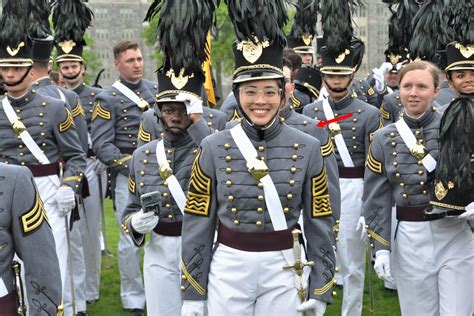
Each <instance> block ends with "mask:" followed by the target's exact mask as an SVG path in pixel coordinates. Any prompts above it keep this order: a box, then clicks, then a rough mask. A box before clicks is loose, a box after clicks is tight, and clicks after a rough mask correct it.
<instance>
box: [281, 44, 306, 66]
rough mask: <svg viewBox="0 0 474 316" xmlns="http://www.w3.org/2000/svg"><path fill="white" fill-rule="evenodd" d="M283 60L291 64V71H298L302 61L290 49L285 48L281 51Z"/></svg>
mask: <svg viewBox="0 0 474 316" xmlns="http://www.w3.org/2000/svg"><path fill="white" fill-rule="evenodd" d="M283 58H284V59H285V58H286V59H288V60H289V61H290V62H291V65H292V67H291V68H292V70H297V69H300V68H301V65H302V64H303V59H301V56H300V55H299V54H297V53H295V51H294V50H293V49H292V48H285V49H284V50H283Z"/></svg>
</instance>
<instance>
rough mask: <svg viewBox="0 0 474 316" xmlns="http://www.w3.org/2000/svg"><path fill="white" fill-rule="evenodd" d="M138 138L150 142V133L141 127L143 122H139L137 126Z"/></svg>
mask: <svg viewBox="0 0 474 316" xmlns="http://www.w3.org/2000/svg"><path fill="white" fill-rule="evenodd" d="M138 139H139V140H142V141H144V142H145V143H149V142H151V133H148V132H147V131H145V129H144V128H143V122H141V123H140V127H139V128H138Z"/></svg>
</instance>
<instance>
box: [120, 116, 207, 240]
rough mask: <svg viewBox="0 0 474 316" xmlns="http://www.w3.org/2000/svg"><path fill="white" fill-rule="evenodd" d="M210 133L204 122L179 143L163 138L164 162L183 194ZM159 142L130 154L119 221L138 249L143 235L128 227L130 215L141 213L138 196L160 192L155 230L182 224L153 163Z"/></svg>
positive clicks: (156, 140)
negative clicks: (125, 204)
mask: <svg viewBox="0 0 474 316" xmlns="http://www.w3.org/2000/svg"><path fill="white" fill-rule="evenodd" d="M211 133H212V131H211V129H210V128H209V126H208V125H207V122H206V121H205V120H204V119H201V120H199V121H197V122H195V123H193V124H191V125H190V126H189V127H188V130H187V133H186V135H185V136H183V137H182V138H181V139H179V140H178V141H175V142H172V141H170V140H168V139H167V138H166V137H164V138H162V139H163V141H164V146H165V153H166V158H167V160H168V162H169V164H170V167H171V169H172V170H173V174H174V175H175V177H176V178H177V179H178V182H179V184H180V186H181V188H182V189H183V192H184V193H185V194H186V192H187V191H188V186H189V179H190V177H191V167H192V165H193V162H194V159H195V158H196V154H197V152H198V148H199V145H200V144H201V141H202V140H203V139H204V138H205V137H206V136H208V135H210V134H211ZM158 141H159V139H155V140H153V141H151V142H150V143H148V144H145V145H144V146H140V147H139V148H137V150H135V152H134V153H133V157H132V160H131V162H130V167H129V168H130V174H129V185H128V189H129V198H128V204H127V207H126V208H125V211H124V213H123V218H122V222H123V225H122V229H124V230H125V232H126V233H127V234H129V235H130V237H131V238H132V240H133V242H134V243H135V245H137V246H142V245H143V241H144V235H142V234H139V233H137V232H136V231H135V230H134V229H133V227H132V226H131V224H130V219H131V216H132V215H133V214H135V213H136V212H138V211H140V209H141V204H140V196H141V195H142V194H144V193H149V192H153V191H159V192H160V193H161V209H162V212H161V213H160V215H159V217H160V219H159V222H158V225H157V227H155V229H156V230H157V233H158V234H159V233H160V229H161V228H163V229H166V226H167V225H168V226H169V224H179V225H180V224H181V222H182V220H183V215H182V213H181V211H180V209H179V208H178V205H177V204H176V202H175V200H174V199H173V196H172V194H171V192H170V190H169V188H168V184H167V183H166V180H165V179H163V178H162V177H161V175H160V172H159V170H160V167H159V165H158V162H157V159H156V145H157V143H158Z"/></svg>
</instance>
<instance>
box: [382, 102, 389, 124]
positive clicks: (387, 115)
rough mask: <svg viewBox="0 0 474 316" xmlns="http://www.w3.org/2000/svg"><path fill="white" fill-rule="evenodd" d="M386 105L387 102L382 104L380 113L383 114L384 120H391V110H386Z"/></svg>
mask: <svg viewBox="0 0 474 316" xmlns="http://www.w3.org/2000/svg"><path fill="white" fill-rule="evenodd" d="M384 105H385V104H382V106H381V107H380V113H381V114H382V118H383V119H384V120H389V119H390V112H388V111H387V110H385V108H384Z"/></svg>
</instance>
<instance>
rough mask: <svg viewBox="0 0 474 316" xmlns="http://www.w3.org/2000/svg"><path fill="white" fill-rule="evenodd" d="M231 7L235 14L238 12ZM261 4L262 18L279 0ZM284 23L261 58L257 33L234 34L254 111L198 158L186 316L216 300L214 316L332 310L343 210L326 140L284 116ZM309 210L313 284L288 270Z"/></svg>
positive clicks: (242, 87)
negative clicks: (338, 220) (331, 183)
mask: <svg viewBox="0 0 474 316" xmlns="http://www.w3.org/2000/svg"><path fill="white" fill-rule="evenodd" d="M250 7H252V6H250ZM229 8H231V10H230V11H229V15H230V16H231V17H233V16H236V15H238V13H235V14H232V13H233V12H232V10H234V9H235V6H230V5H229ZM254 10H255V11H256V12H259V14H260V15H257V17H256V19H255V21H261V22H262V23H263V21H271V20H272V19H270V17H269V16H268V15H269V14H271V13H270V12H269V11H270V10H272V9H271V8H269V7H255V8H254ZM273 20H274V19H273ZM235 24H237V25H238V22H236V23H235ZM275 24H276V23H275ZM270 26H272V25H271V24H270ZM256 27H258V26H256ZM272 27H274V28H277V26H276V25H275V26H272ZM274 31H275V32H274V33H273V34H277V36H275V37H276V38H268V39H265V45H262V44H261V43H262V41H263V39H258V38H254V40H255V41H256V43H257V45H261V46H260V48H262V54H261V55H259V56H253V57H254V58H252V57H251V56H249V55H248V53H249V52H250V51H251V50H252V47H253V46H252V45H253V42H250V40H249V41H246V40H245V39H239V42H235V43H234V46H233V49H234V56H235V59H236V61H235V64H236V71H235V72H234V76H233V82H234V87H233V91H234V95H235V96H237V99H238V106H239V108H240V109H241V111H242V113H244V114H243V115H244V119H242V120H241V124H238V125H236V126H235V127H233V128H231V129H228V130H224V131H222V132H220V133H217V134H213V135H211V136H209V137H207V138H205V139H204V140H203V142H202V144H201V149H200V151H199V152H198V154H197V157H196V161H195V163H194V166H193V170H192V175H191V181H190V185H189V192H188V199H187V202H186V206H185V211H184V221H183V230H182V238H183V242H182V274H183V277H182V282H181V290H182V298H183V299H184V301H183V308H182V315H203V313H204V308H205V305H206V300H207V308H208V312H209V315H224V314H229V313H231V314H234V315H247V314H249V315H269V314H272V315H276V314H280V315H297V314H298V311H297V308H299V309H300V310H310V309H312V310H316V312H317V313H318V315H320V314H321V315H322V313H324V311H325V309H326V304H327V303H328V302H330V301H331V294H332V293H331V289H332V286H333V284H334V280H333V276H334V265H335V259H334V250H333V245H334V234H333V232H332V227H333V225H334V219H333V217H332V216H331V215H332V211H331V202H330V199H329V194H328V185H327V172H326V168H325V166H324V160H323V157H322V155H321V148H320V147H321V146H320V144H319V141H318V140H317V139H315V138H314V137H312V136H309V135H306V134H305V133H303V132H301V131H298V130H296V129H294V128H291V127H289V126H287V125H286V124H283V123H282V122H280V120H279V118H278V112H279V108H280V107H281V106H282V105H283V104H284V103H285V102H286V96H285V94H284V90H283V89H284V81H283V72H282V51H283V45H284V41H285V39H284V37H283V34H282V32H281V31H279V30H278V29H275V30H274ZM244 36H247V35H244ZM267 41H268V42H267ZM267 44H268V45H267ZM282 44H283V45H282ZM256 57H258V58H256ZM255 58H256V59H255ZM301 210H303V211H302V212H303V223H304V226H305V235H306V239H307V244H306V245H307V248H306V252H307V253H306V256H305V255H301V260H302V261H303V262H305V261H306V260H305V259H306V258H307V259H308V260H311V261H314V262H315V265H314V266H313V267H311V268H310V269H308V268H306V269H307V270H306V273H308V274H309V281H308V283H306V273H305V276H303V277H302V278H299V277H297V276H295V273H294V272H293V271H291V270H289V269H282V268H283V267H284V266H285V265H288V266H292V265H293V264H294V263H295V260H300V258H297V257H295V256H298V254H299V253H300V252H299V250H300V249H302V248H301V245H300V243H299V240H298V231H294V234H295V235H294V236H293V237H294V238H295V239H293V237H292V231H293V229H294V228H295V226H296V225H297V221H298V219H299V217H300V214H301ZM218 222H219V225H217V223H218ZM216 229H217V231H218V233H217V247H216V248H215V249H213V239H214V231H215V230H216ZM293 247H294V249H296V251H293V250H294V249H292V248H293ZM299 268H302V267H298V268H297V269H296V270H298V271H299ZM229 271H232V273H229ZM295 282H296V283H295ZM302 283H306V284H308V288H307V289H308V292H307V293H305V290H304V289H303V288H302V286H301V284H302ZM298 291H300V292H299V293H300V295H299V296H298V293H297V292H298ZM298 297H299V298H300V302H302V303H301V305H300V303H298Z"/></svg>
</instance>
